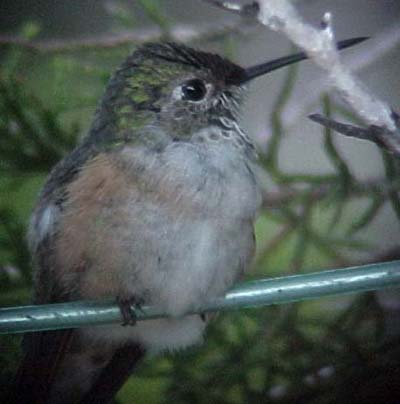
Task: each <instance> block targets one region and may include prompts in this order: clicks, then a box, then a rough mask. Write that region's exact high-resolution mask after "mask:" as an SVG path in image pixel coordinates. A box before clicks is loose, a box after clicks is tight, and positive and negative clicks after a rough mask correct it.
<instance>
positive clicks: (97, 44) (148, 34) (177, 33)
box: [0, 21, 250, 53]
mask: <svg viewBox="0 0 400 404" xmlns="http://www.w3.org/2000/svg"><path fill="white" fill-rule="evenodd" d="M249 28H250V27H249V26H246V24H244V23H243V21H226V22H225V23H224V24H223V25H222V26H221V24H219V25H218V26H216V25H215V24H202V25H199V26H196V27H194V26H193V25H188V24H177V25H175V26H173V27H171V29H170V32H169V39H171V40H173V41H179V42H195V41H211V40H214V39H218V38H220V37H221V36H224V35H226V34H228V33H235V32H240V33H246V32H247V31H248V29H249ZM164 35H165V34H164V33H163V31H162V30H161V29H160V28H158V27H156V28H146V29H141V30H135V31H132V32H123V33H120V34H113V35H103V36H98V37H89V38H81V39H77V40H50V41H44V40H43V41H39V40H33V41H32V40H29V39H25V38H22V37H18V36H12V35H0V46H18V47H21V48H25V49H28V50H31V51H35V52H42V53H50V52H52V53H55V52H71V51H76V50H84V49H87V48H102V49H108V48H114V47H117V46H123V45H135V44H141V43H144V42H150V41H159V40H162V39H164Z"/></svg>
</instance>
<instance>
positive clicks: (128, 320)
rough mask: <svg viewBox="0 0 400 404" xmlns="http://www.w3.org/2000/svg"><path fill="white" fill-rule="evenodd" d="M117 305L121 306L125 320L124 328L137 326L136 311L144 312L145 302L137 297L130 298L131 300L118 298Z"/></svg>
mask: <svg viewBox="0 0 400 404" xmlns="http://www.w3.org/2000/svg"><path fill="white" fill-rule="evenodd" d="M117 304H118V306H119V309H120V311H121V315H122V319H123V321H122V325H123V326H127V325H130V326H133V325H135V324H136V322H137V315H136V310H140V311H143V310H142V304H143V302H142V301H141V299H138V298H136V297H130V298H122V297H117Z"/></svg>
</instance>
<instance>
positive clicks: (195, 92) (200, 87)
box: [182, 79, 207, 101]
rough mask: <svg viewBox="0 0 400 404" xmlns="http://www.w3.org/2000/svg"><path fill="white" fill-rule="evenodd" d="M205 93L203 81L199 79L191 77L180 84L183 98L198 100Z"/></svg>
mask: <svg viewBox="0 0 400 404" xmlns="http://www.w3.org/2000/svg"><path fill="white" fill-rule="evenodd" d="M206 93H207V89H206V86H205V84H204V82H203V81H202V80H200V79H192V80H189V81H187V82H186V83H184V84H182V94H183V97H182V99H183V100H188V101H200V100H202V99H203V98H204V96H205V95H206Z"/></svg>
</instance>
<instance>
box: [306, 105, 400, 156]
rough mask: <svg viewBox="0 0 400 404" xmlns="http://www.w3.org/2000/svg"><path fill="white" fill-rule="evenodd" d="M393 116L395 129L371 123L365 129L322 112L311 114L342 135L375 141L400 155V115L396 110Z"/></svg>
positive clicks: (315, 119) (312, 117) (322, 123)
mask: <svg viewBox="0 0 400 404" xmlns="http://www.w3.org/2000/svg"><path fill="white" fill-rule="evenodd" d="M392 116H393V120H394V121H395V122H396V130H395V131H390V130H388V129H387V128H386V127H385V126H376V125H371V126H369V127H368V128H366V129H364V128H360V127H358V126H354V125H349V124H344V123H340V122H337V121H334V120H332V119H329V118H326V117H324V116H323V115H320V114H312V115H309V118H310V119H311V120H313V121H314V122H318V123H319V124H321V125H323V126H325V127H326V128H330V129H333V130H335V131H336V132H338V133H340V134H342V135H345V136H349V137H354V138H356V139H362V140H368V141H370V142H373V143H375V144H377V145H378V146H379V147H382V148H384V149H385V150H388V151H389V152H390V153H392V154H394V155H395V156H397V157H400V126H399V123H400V117H399V116H398V115H397V114H396V113H394V112H393V114H392Z"/></svg>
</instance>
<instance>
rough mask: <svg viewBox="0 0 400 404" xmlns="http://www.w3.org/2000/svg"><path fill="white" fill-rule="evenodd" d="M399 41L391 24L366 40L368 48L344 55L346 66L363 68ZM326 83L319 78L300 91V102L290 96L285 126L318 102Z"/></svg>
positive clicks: (396, 26) (399, 34)
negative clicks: (303, 90)
mask: <svg viewBox="0 0 400 404" xmlns="http://www.w3.org/2000/svg"><path fill="white" fill-rule="evenodd" d="M399 43H400V26H399V24H398V23H395V24H392V25H391V26H389V27H387V28H386V29H385V30H384V31H382V32H381V33H379V34H377V35H374V36H373V38H371V39H370V40H369V41H368V48H367V47H363V49H362V51H360V52H353V53H351V54H347V55H346V66H347V67H348V68H349V69H350V70H351V71H352V72H353V73H355V72H358V71H360V70H362V69H365V68H366V67H368V66H369V65H371V64H372V63H374V62H375V61H377V60H378V59H379V58H380V57H382V56H383V55H385V54H386V53H388V52H389V51H390V50H392V49H393V48H394V47H396V46H397V45H398V44H399ZM327 87H328V83H327V80H326V78H319V79H317V80H314V81H313V82H312V85H309V86H308V87H307V91H306V92H303V93H302V102H299V100H298V97H292V98H291V99H290V100H289V101H288V104H287V106H286V107H285V110H284V111H283V116H282V117H283V123H284V126H285V128H287V129H289V128H292V127H293V126H294V125H297V122H298V120H299V119H300V118H301V119H303V118H304V115H306V114H307V112H308V111H310V108H311V107H312V106H313V105H314V106H315V105H316V104H317V103H318V99H319V97H320V95H321V93H322V92H324V91H326V90H327Z"/></svg>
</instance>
